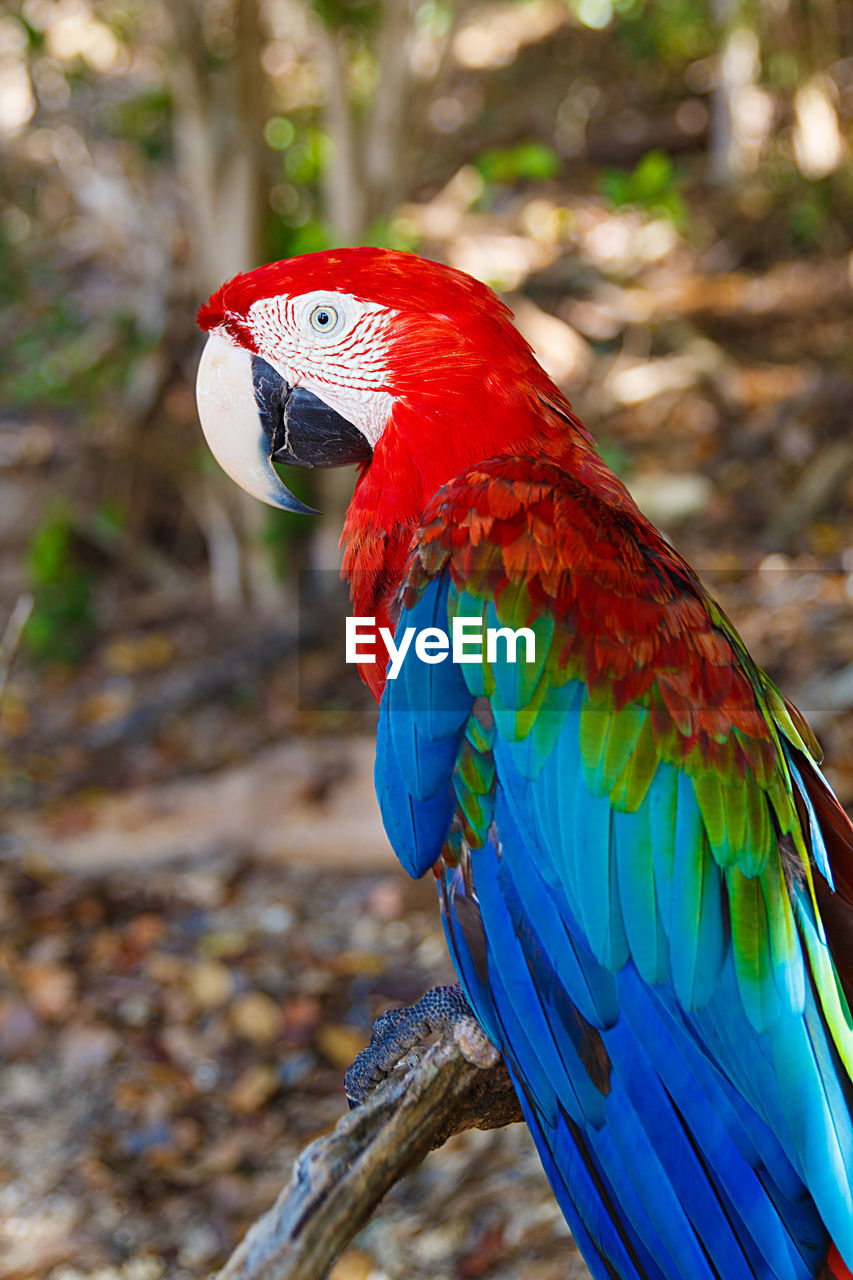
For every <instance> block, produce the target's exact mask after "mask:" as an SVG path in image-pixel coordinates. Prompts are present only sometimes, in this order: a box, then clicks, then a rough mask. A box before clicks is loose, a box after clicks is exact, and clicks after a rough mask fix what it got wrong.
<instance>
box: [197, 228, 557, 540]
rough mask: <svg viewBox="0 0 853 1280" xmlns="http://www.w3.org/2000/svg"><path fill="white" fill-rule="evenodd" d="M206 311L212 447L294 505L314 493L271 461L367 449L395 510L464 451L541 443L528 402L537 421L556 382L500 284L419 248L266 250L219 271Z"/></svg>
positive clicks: (202, 397) (340, 456) (206, 404)
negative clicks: (248, 267) (263, 255)
mask: <svg viewBox="0 0 853 1280" xmlns="http://www.w3.org/2000/svg"><path fill="white" fill-rule="evenodd" d="M198 320H199V324H200V325H201V327H202V328H203V329H205V330H207V331H208V332H209V333H210V337H209V338H208V340H207V345H206V347H205V350H204V354H203V356H202V359H201V364H200V366H199V372H198V382H197V394H198V409H199V416H200V418H201V423H202V427H203V429H204V432H205V435H206V437H207V440H208V443H209V445H210V448H211V450H212V451H213V453H214V455H215V457H216V458H217V459H218V461H219V463H220V465H221V466H222V467H223V469H224V470H225V471H226V472H227V473H228V474H229V475H230V476H231V477H232V479H234V480H235V481H236V482H237V483H238V484H239V485H241V486H242V487H243V488H244V489H246V490H248V492H250V493H252V494H254V495H255V497H257V498H260V499H262V500H263V501H264V502H268V503H270V504H271V505H272V506H277V507H282V508H284V509H285V510H289V511H309V510H310V508H308V507H305V506H304V505H303V504H302V503H301V502H299V501H298V499H296V498H295V497H294V496H293V494H291V493H290V492H289V490H288V489H287V488H286V487H285V485H284V484H283V482H282V481H281V479H280V478H279V476H278V475H277V473H276V471H275V470H274V468H273V465H272V464H273V462H274V461H275V462H285V463H290V464H293V465H296V466H301V467H331V466H338V465H342V464H345V463H359V464H361V466H362V471H363V473H365V472H368V471H372V472H373V473H374V478H375V480H376V492H377V495H379V494H380V491H381V492H384V497H385V499H386V500H387V501H388V503H389V507H390V503H391V501H392V499H391V498H390V496H389V494H390V490H389V486H390V488H391V490H393V503H394V506H395V510H396V518H397V519H399V518H400V517H401V516H402V515H403V514H404V511H405V512H406V513H408V512H409V511H411V514H412V515H414V512H415V511H416V509H417V508H418V506H420V507H421V509H422V507H423V502H424V499H425V497H429V496H430V495H431V494H432V493H433V492H434V491H435V490H436V489H437V488H438V487H439V486H440V485H441V484H443V483H444V482H445V481H446V480H448V479H450V477H451V476H453V475H455V474H456V472H457V471H459V470H460V469H461V468H462V467H463V466H464V465H466V464H467V463H470V462H476V461H481V460H482V459H484V458H489V457H493V456H495V455H497V454H500V453H507V452H519V451H522V450H523V449H524V447H525V445H528V446H529V447H534V446H535V448H536V451H537V452H540V451H541V449H542V447H543V446H542V440H541V438H540V439H539V440H538V441H536V440H534V441H531V440H530V439H529V438H530V436H531V431H532V427H531V422H530V419H531V412H530V411H531V410H532V409H535V408H538V410H539V416H538V421H539V424H540V428H541V403H540V404H538V405H537V395H538V398H539V401H541V400H542V398H543V397H545V398H546V399H547V398H548V397H551V398H552V399H553V397H554V396H555V395H556V396H557V397H559V392H557V390H556V388H555V387H554V386H553V384H552V383H551V382H550V380H549V379H548V377H547V375H546V374H545V373H544V372H543V371H542V369H541V368H540V367H539V365H538V364H537V363H536V361H535V359H534V356H533V353H532V351H531V350H530V347H529V346H528V344H527V343H526V342H525V341H524V339H523V338H522V337H521V335H520V334H519V333H518V331H517V330H516V329H515V327H514V326H513V324H512V318H511V315H510V312H509V311H508V309H507V308H506V307H505V306H504V305H503V303H501V302H500V301H499V300H498V298H497V297H496V296H495V295H494V294H493V293H492V292H491V290H490V289H488V288H486V286H485V285H483V284H480V283H479V282H478V281H476V280H473V279H472V278H471V277H469V276H467V275H465V274H464V273H462V272H460V271H455V270H453V269H452V268H450V267H445V266H441V265H439V264H437V263H434V262H430V261H427V260H426V259H424V258H420V257H417V256H416V255H414V254H408V253H398V252H393V251H391V250H384V249H371V248H360V249H336V250H331V251H329V252H326V253H315V254H307V255H305V256H304V257H300V258H293V259H290V260H289V261H285V262H275V263H270V264H269V265H268V266H264V267H259V268H258V269H257V270H255V271H250V272H247V273H245V274H243V275H239V276H236V277H235V278H234V279H233V280H230V281H229V282H228V283H227V284H224V285H223V286H222V287H221V288H220V289H218V290H217V291H216V293H214V294H213V295H212V297H211V298H210V300H209V301H208V302H206V303H205V304H204V306H203V307H202V308H201V310H200V311H199V313H198ZM562 403H563V404H565V401H563V402H562ZM566 408H568V406H567V405H566ZM561 430H562V432H563V434H565V432H566V430H567V426H566V420H565V418H564V419H563V420H562V425H561ZM540 436H541V430H540ZM377 500H378V499H377Z"/></svg>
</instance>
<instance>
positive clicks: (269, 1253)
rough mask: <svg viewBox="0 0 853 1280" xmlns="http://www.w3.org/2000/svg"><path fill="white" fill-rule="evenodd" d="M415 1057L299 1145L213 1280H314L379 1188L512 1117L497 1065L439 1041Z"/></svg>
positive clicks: (513, 1103) (367, 1212) (515, 1112)
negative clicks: (466, 1136)
mask: <svg viewBox="0 0 853 1280" xmlns="http://www.w3.org/2000/svg"><path fill="white" fill-rule="evenodd" d="M417 1052H418V1051H416V1053H417ZM420 1054H421V1056H420V1057H419V1059H416V1060H413V1055H410V1056H409V1058H408V1059H407V1060H406V1065H405V1068H404V1069H403V1070H401V1071H397V1072H396V1073H395V1074H394V1075H393V1076H391V1077H390V1078H389V1079H387V1080H385V1081H383V1083H382V1084H381V1085H379V1087H378V1088H377V1089H376V1090H375V1092H374V1093H373V1094H372V1095H371V1096H370V1098H368V1100H367V1102H365V1103H363V1104H362V1105H361V1106H360V1107H358V1108H357V1109H356V1110H355V1111H351V1112H349V1114H348V1115H345V1116H343V1117H342V1119H341V1120H339V1121H338V1123H337V1125H336V1127H335V1129H334V1130H333V1132H332V1133H330V1134H327V1135H325V1136H324V1137H322V1138H318V1139H317V1140H316V1141H315V1142H312V1143H311V1145H310V1146H309V1147H306V1149H305V1150H304V1151H303V1152H302V1154H301V1155H300V1156H299V1158H298V1159H297V1161H296V1164H295V1166H294V1170H293V1176H292V1178H291V1181H290V1185H289V1186H288V1187H286V1188H285V1189H284V1191H282V1193H281V1195H280V1196H279V1197H278V1200H277V1201H276V1202H275V1204H274V1205H273V1207H272V1209H270V1210H269V1211H268V1212H267V1213H265V1214H264V1215H263V1217H261V1218H259V1219H258V1221H257V1222H256V1223H255V1224H254V1225H253V1226H252V1227H250V1229H249V1231H248V1232H247V1234H246V1236H245V1238H244V1239H243V1241H242V1243H241V1244H240V1245H239V1246H238V1247H237V1249H236V1250H235V1251H234V1253H233V1254H232V1255H231V1258H230V1259H229V1261H228V1262H227V1263H226V1265H225V1267H224V1268H223V1270H222V1271H220V1272H219V1275H218V1277H217V1278H216V1280H322V1277H323V1276H325V1275H326V1273H327V1271H328V1269H329V1267H330V1266H331V1265H332V1263H333V1262H334V1260H335V1258H336V1257H337V1256H338V1254H339V1253H340V1252H341V1250H342V1249H343V1248H344V1247H345V1245H346V1244H347V1243H348V1242H349V1241H350V1240H351V1239H352V1237H353V1236H354V1235H355V1233H356V1232H357V1231H358V1230H359V1228H360V1227H362V1226H363V1225H364V1223H365V1222H367V1220H368V1219H369V1218H370V1216H371V1214H372V1213H373V1211H374V1209H375V1208H376V1206H377V1205H378V1204H379V1202H380V1200H381V1199H382V1197H383V1196H384V1195H385V1193H386V1191H388V1190H389V1189H390V1188H391V1187H392V1186H393V1185H394V1183H395V1182H397V1181H398V1180H399V1179H400V1178H401V1177H403V1175H404V1174H406V1173H408V1172H409V1171H410V1170H411V1169H413V1168H414V1167H415V1165H417V1164H419V1163H420V1162H421V1160H423V1158H424V1156H426V1155H428V1153H429V1152H430V1151H432V1150H433V1149H434V1148H435V1147H440V1146H441V1145H442V1144H443V1143H444V1142H446V1141H447V1139H448V1138H449V1137H451V1136H452V1135H453V1134H454V1133H460V1132H462V1131H463V1130H464V1129H497V1128H501V1127H502V1126H503V1125H506V1124H511V1123H513V1122H514V1121H517V1120H521V1118H522V1116H521V1111H520V1108H519V1106H518V1101H517V1099H516V1096H515V1092H514V1090H513V1088H512V1084H511V1083H510V1079H509V1076H508V1075H507V1071H506V1068H505V1066H504V1064H503V1062H502V1061H500V1062H498V1064H497V1065H496V1066H494V1067H489V1068H486V1069H482V1068H480V1067H476V1066H473V1065H472V1064H471V1063H470V1062H468V1061H466V1059H465V1058H464V1057H463V1055H462V1052H461V1050H460V1049H459V1047H458V1046H457V1045H456V1044H455V1043H454V1042H453V1041H449V1040H442V1041H440V1042H439V1043H438V1044H436V1045H433V1046H431V1047H430V1048H428V1049H426V1050H425V1051H424V1050H421V1051H420Z"/></svg>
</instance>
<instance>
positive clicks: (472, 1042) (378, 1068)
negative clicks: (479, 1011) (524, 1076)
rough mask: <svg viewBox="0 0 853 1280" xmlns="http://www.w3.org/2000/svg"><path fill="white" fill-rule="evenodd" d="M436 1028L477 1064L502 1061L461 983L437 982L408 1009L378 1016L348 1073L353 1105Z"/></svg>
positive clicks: (364, 1097)
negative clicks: (368, 1039) (370, 1033)
mask: <svg viewBox="0 0 853 1280" xmlns="http://www.w3.org/2000/svg"><path fill="white" fill-rule="evenodd" d="M434 1033H439V1034H444V1035H448V1036H450V1037H451V1038H452V1039H453V1040H454V1041H455V1042H456V1044H457V1045H458V1046H459V1049H460V1051H461V1053H462V1056H463V1057H464V1058H465V1059H466V1061H468V1062H470V1063H472V1064H473V1065H474V1066H476V1067H484V1068H485V1067H493V1066H494V1065H495V1064H496V1063H497V1062H498V1061H499V1060H500V1054H499V1053H498V1051H497V1049H496V1048H495V1046H494V1045H493V1044H492V1042H491V1040H489V1039H488V1037H487V1036H486V1033H485V1032H484V1031H483V1029H482V1027H481V1026H480V1024H479V1022H478V1021H477V1019H476V1018H475V1017H474V1015H473V1013H472V1012H471V1006H470V1005H469V1004H468V1001H467V1000H466V999H465V997H464V995H463V994H462V989H461V987H458V986H454V987H433V989H432V990H431V991H428V992H427V993H426V995H425V996H421V998H420V1000H418V1001H417V1003H416V1004H413V1005H411V1006H410V1007H409V1008H408V1009H389V1010H388V1011H387V1012H386V1013H383V1014H381V1015H380V1017H378V1018H377V1019H376V1021H375V1022H374V1024H373V1034H372V1035H371V1037H370V1044H369V1045H368V1046H367V1048H366V1049H362V1051H361V1053H360V1054H359V1055H358V1057H357V1058H356V1060H355V1062H354V1063H353V1064H352V1066H351V1067H350V1068H349V1070H348V1071H347V1073H346V1077H345V1080H344V1089H345V1090H346V1095H347V1101H348V1102H349V1105H350V1107H357V1106H358V1105H359V1103H361V1102H364V1101H365V1100H366V1099H367V1098H368V1097H369V1096H370V1094H371V1093H372V1092H373V1090H374V1089H375V1088H376V1086H377V1085H378V1084H379V1083H380V1082H381V1081H382V1080H384V1079H385V1078H386V1076H389V1075H390V1074H391V1072H392V1071H393V1070H394V1068H395V1067H396V1066H397V1064H398V1063H399V1062H400V1060H401V1059H402V1058H404V1057H405V1056H406V1054H408V1053H410V1052H411V1050H412V1049H414V1048H415V1047H417V1046H419V1045H422V1044H423V1042H424V1041H425V1040H426V1039H427V1037H428V1036H430V1035H433V1034H434Z"/></svg>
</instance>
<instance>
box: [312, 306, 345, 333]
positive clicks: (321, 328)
mask: <svg viewBox="0 0 853 1280" xmlns="http://www.w3.org/2000/svg"><path fill="white" fill-rule="evenodd" d="M338 318H339V317H338V313H337V311H336V310H335V308H334V307H329V306H326V305H325V304H323V305H322V306H319V307H315V308H314V310H313V311H312V312H311V314H310V316H309V317H308V320H309V322H310V324H311V328H312V329H316V331H317V333H331V332H332V330H333V329H334V328H336V326H337V323H338Z"/></svg>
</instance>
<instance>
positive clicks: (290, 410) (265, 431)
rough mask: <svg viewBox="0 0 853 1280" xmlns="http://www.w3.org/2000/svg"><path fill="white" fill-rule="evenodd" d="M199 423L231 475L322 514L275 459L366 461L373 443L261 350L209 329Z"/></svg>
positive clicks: (275, 501) (270, 499)
mask: <svg viewBox="0 0 853 1280" xmlns="http://www.w3.org/2000/svg"><path fill="white" fill-rule="evenodd" d="M196 400H197V404H198V416H199V418H200V420H201V426H202V430H203V432H204V435H205V438H206V440H207V443H208V445H209V446H210V450H211V452H212V454H213V456H214V457H215V458H216V460H217V462H218V463H219V465H220V466H221V467H222V469H223V471H225V472H226V473H227V474H228V475H229V476H230V477H231V479H232V480H234V481H235V482H236V483H237V484H238V485H240V487H241V488H242V489H245V490H246V492H247V493H251V494H252V496H253V497H255V498H260V500H261V502H266V503H268V504H269V505H270V506H271V507H279V508H280V509H281V510H282V511H296V512H300V513H303V514H306V515H317V514H319V513H318V512H316V511H315V510H314V509H313V507H307V506H306V505H305V503H304V502H300V501H299V499H298V498H296V497H294V495H293V494H292V493H291V492H290V490H289V489H288V488H287V486H286V485H285V484H284V483H283V482H282V480H281V479H280V478H279V476H278V475H277V473H276V471H275V468H274V467H273V459H276V460H277V461H279V462H287V463H290V464H291V465H294V466H301V467H335V466H341V465H343V464H344V463H347V462H362V461H367V460H369V458H370V456H371V449H370V445H369V443H368V442H367V440H366V439H365V438H364V436H363V435H362V434H361V432H360V431H358V430H357V429H356V428H355V427H354V426H353V425H352V423H351V422H348V421H347V420H346V418H343V417H342V416H341V415H340V414H339V413H337V412H336V411H335V410H334V409H331V408H330V407H329V406H328V405H326V404H324V403H323V401H322V400H320V399H319V398H318V397H317V396H315V395H313V394H312V393H311V392H310V391H307V390H306V389H305V388H304V387H291V386H289V384H288V383H287V382H285V380H284V378H283V377H282V376H281V374H280V373H279V372H278V371H277V370H276V369H274V368H273V367H272V365H270V364H268V363H267V362H266V361H265V360H263V359H261V357H260V356H256V355H252V353H251V352H250V351H246V350H245V348H243V347H236V346H234V345H233V344H232V343H230V342H229V341H228V340H227V339H226V338H223V337H221V336H220V335H219V334H215V333H214V334H211V336H210V337H209V338H208V340H207V344H206V346H205V348H204V351H203V353H202V357H201V361H200V363H199V367H198V376H197V378H196Z"/></svg>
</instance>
